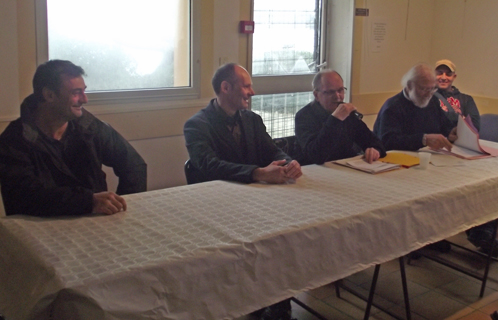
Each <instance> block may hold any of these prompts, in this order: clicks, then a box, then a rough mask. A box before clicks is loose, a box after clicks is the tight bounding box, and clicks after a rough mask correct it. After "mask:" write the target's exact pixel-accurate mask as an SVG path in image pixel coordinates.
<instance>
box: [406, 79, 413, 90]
mask: <svg viewBox="0 0 498 320" xmlns="http://www.w3.org/2000/svg"><path fill="white" fill-rule="evenodd" d="M406 87H407V88H408V90H412V89H413V81H412V80H410V81H408V82H407V83H406Z"/></svg>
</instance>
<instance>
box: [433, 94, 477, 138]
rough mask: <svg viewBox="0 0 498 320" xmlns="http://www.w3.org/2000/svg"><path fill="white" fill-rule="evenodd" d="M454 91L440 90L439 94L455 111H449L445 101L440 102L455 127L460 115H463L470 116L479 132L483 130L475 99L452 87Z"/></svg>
mask: <svg viewBox="0 0 498 320" xmlns="http://www.w3.org/2000/svg"><path fill="white" fill-rule="evenodd" d="M452 89H453V90H452V91H447V90H441V89H438V91H437V92H438V93H439V94H441V95H442V96H443V98H446V100H447V101H448V103H449V105H450V106H451V107H452V109H453V110H450V109H448V107H447V106H446V105H445V104H444V102H443V101H441V100H440V101H439V105H440V107H441V109H443V111H444V113H445V114H446V116H447V117H448V119H450V120H451V122H452V124H453V126H454V127H456V125H457V124H458V115H459V114H460V115H463V116H465V117H467V116H470V118H471V119H472V124H473V125H474V127H476V129H477V131H479V129H480V128H481V117H480V115H479V110H478V109H477V106H476V103H475V102H474V98H472V97H471V96H469V95H468V94H464V93H461V92H460V90H458V89H457V88H456V87H452Z"/></svg>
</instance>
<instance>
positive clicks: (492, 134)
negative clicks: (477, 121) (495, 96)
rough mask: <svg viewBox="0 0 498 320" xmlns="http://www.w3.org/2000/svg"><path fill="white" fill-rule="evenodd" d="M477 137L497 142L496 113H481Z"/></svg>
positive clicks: (497, 118) (497, 122) (497, 126)
mask: <svg viewBox="0 0 498 320" xmlns="http://www.w3.org/2000/svg"><path fill="white" fill-rule="evenodd" d="M479 138H481V139H483V140H489V141H494V142H498V114H490V113H486V114H483V115H481V130H480V131H479Z"/></svg>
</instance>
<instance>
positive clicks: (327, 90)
mask: <svg viewBox="0 0 498 320" xmlns="http://www.w3.org/2000/svg"><path fill="white" fill-rule="evenodd" d="M345 90H346V88H345V87H344V83H343V80H342V77H341V76H340V75H339V74H338V73H337V72H335V71H333V70H323V71H320V72H319V73H317V74H316V76H315V78H314V79H313V95H314V96H315V100H313V101H312V102H310V103H309V104H307V105H306V106H304V107H303V108H302V109H301V110H299V112H298V113H297V114H296V138H297V142H298V144H299V145H298V146H297V147H300V150H301V151H302V153H303V159H305V160H304V163H316V164H322V163H324V162H326V161H332V160H338V159H344V158H350V157H354V156H356V155H358V154H359V153H362V152H363V153H364V156H365V160H366V161H367V162H369V163H372V162H373V161H375V160H377V159H379V157H384V156H385V155H386V152H385V150H384V147H383V146H382V143H381V142H380V140H379V139H378V138H377V137H376V136H375V135H374V134H373V133H372V131H370V129H368V127H367V126H366V125H365V123H364V122H363V121H361V119H360V117H359V116H358V115H359V114H358V113H357V111H356V107H355V106H354V105H353V104H351V103H344V102H343V101H344V92H345Z"/></svg>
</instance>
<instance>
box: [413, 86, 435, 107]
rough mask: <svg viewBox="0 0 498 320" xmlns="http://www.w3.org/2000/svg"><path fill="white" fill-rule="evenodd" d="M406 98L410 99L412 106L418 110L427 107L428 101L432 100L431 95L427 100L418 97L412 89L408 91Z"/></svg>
mask: <svg viewBox="0 0 498 320" xmlns="http://www.w3.org/2000/svg"><path fill="white" fill-rule="evenodd" d="M408 97H409V98H410V100H411V102H413V104H414V105H416V106H417V107H419V108H425V107H427V106H428V105H429V101H431V99H432V95H431V96H429V97H427V98H420V97H418V96H417V93H416V92H415V88H413V89H412V90H408Z"/></svg>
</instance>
